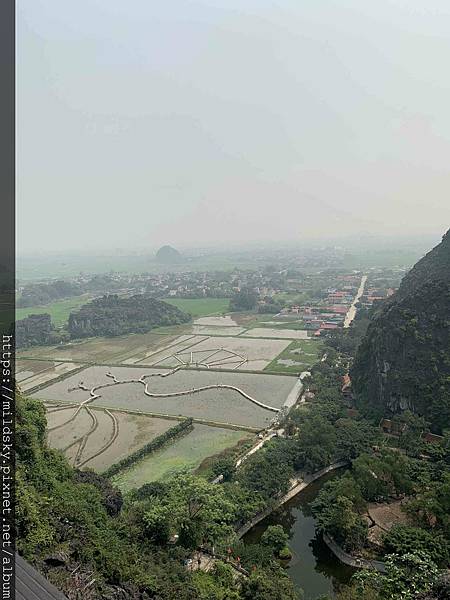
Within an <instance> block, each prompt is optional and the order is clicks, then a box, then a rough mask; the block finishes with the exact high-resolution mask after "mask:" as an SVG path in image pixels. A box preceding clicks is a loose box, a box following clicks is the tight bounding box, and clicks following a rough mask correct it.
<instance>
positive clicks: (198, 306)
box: [164, 298, 230, 318]
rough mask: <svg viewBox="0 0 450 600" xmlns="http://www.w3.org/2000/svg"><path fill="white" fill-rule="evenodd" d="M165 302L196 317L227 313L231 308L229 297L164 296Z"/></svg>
mask: <svg viewBox="0 0 450 600" xmlns="http://www.w3.org/2000/svg"><path fill="white" fill-rule="evenodd" d="M164 302H167V303H168V304H172V306H176V307H177V308H179V309H180V310H182V311H184V312H187V313H189V314H191V315H192V316H193V317H194V318H195V317H203V316H204V315H212V314H214V313H225V312H227V311H228V310H229V309H230V299H229V298H192V299H191V298H164Z"/></svg>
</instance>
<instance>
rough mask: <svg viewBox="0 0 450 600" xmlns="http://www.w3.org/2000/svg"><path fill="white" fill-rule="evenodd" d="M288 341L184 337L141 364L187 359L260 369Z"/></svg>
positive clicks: (170, 363)
mask: <svg viewBox="0 0 450 600" xmlns="http://www.w3.org/2000/svg"><path fill="white" fill-rule="evenodd" d="M223 329H226V330H228V329H231V328H228V327H224V328H223ZM288 345H289V341H288V340H278V339H258V340H256V339H246V338H244V337H242V336H240V337H237V336H235V337H228V336H193V337H191V338H187V337H184V339H181V340H180V341H179V343H177V344H175V345H171V346H169V347H166V348H164V349H163V350H162V351H161V352H159V353H155V354H152V355H151V356H149V357H148V358H147V359H145V360H144V361H141V364H150V365H154V366H156V365H157V366H170V367H175V366H177V365H179V364H181V363H186V362H188V363H191V364H193V365H195V364H199V363H200V364H201V365H203V366H205V365H208V366H209V367H210V368H214V369H236V370H239V371H248V370H251V371H262V370H263V369H264V368H265V367H266V366H267V365H268V364H269V363H270V362H271V361H272V360H273V359H274V358H275V357H276V356H278V355H279V354H280V353H281V352H282V351H283V350H284V349H285V348H286V347H287V346H288Z"/></svg>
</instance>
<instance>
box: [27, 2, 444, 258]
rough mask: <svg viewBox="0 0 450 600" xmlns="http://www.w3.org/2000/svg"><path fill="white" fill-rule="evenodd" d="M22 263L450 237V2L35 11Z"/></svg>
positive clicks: (146, 5)
mask: <svg viewBox="0 0 450 600" xmlns="http://www.w3.org/2000/svg"><path fill="white" fill-rule="evenodd" d="M17 13H18V14H17V121H18V126H17V133H18V137H17V229H18V249H19V252H28V251H32V250H35V249H42V250H66V249H75V248H80V249H86V248H89V247H91V246H92V247H100V246H103V247H108V246H110V247H118V246H120V247H124V246H128V247H130V248H131V247H137V246H144V245H148V246H149V247H154V246H156V245H159V244H162V243H170V244H174V245H191V246H201V245H203V244H207V243H212V242H215V241H220V242H227V241H230V242H242V241H245V240H246V239H248V240H251V241H255V240H258V241H259V240H270V241H274V240H279V239H280V240H281V239H289V240H295V239H302V238H304V237H305V236H308V237H311V236H321V235H323V236H326V235H330V234H333V235H335V234H337V233H342V234H349V233H350V234H352V233H355V232H358V233H360V232H361V233H365V232H370V233H378V232H384V233H396V232H402V233H408V234H415V233H427V234H430V233H431V234H434V233H436V234H442V233H444V231H445V230H446V229H447V228H448V226H449V225H450V110H449V107H450V83H449V74H448V73H449V64H450V2H449V1H448V0H427V1H424V0H376V1H373V0H334V1H333V0H278V1H277V2H275V1H272V2H269V1H267V0H240V1H238V0H204V1H192V2H191V1H189V0H184V1H176V0H162V1H159V2H158V1H156V0H153V1H152V0H127V1H124V0H19V2H18V3H17Z"/></svg>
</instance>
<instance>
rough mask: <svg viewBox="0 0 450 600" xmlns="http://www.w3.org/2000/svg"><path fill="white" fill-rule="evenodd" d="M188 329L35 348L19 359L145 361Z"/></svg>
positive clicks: (161, 330)
mask: <svg viewBox="0 0 450 600" xmlns="http://www.w3.org/2000/svg"><path fill="white" fill-rule="evenodd" d="M188 330H189V326H187V327H182V326H179V327H178V328H169V327H164V328H163V327H160V328H158V329H157V330H153V331H150V332H148V333H142V334H129V335H123V336H118V337H113V338H102V337H99V338H89V339H87V340H79V341H75V342H72V343H68V344H63V345H59V346H35V347H33V348H29V349H27V350H23V351H21V352H20V353H19V355H18V357H19V359H20V358H22V357H23V358H27V357H33V358H43V359H50V360H56V361H71V360H73V361H79V362H84V361H86V362H103V363H106V362H109V361H110V362H125V361H126V360H128V359H130V358H133V357H135V356H138V355H139V354H140V356H141V358H144V357H145V356H146V353H148V352H150V351H155V350H157V349H158V348H161V347H163V346H167V345H168V344H170V343H171V341H173V340H175V339H176V338H177V337H179V336H180V335H182V334H183V333H185V332H186V331H188ZM156 331H157V333H156ZM138 360H139V358H138Z"/></svg>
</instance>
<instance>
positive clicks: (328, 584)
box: [243, 470, 355, 600]
mask: <svg viewBox="0 0 450 600" xmlns="http://www.w3.org/2000/svg"><path fill="white" fill-rule="evenodd" d="M340 473H342V470H333V471H330V472H328V473H326V474H323V475H322V476H321V477H320V478H317V479H316V480H315V481H312V482H310V483H309V485H308V486H306V487H304V488H303V489H302V491H301V492H300V493H298V494H297V495H295V496H294V497H293V498H291V499H290V500H288V501H287V502H286V503H285V504H283V505H282V506H280V507H279V508H278V510H276V511H275V512H272V513H271V514H269V515H267V516H266V517H265V518H263V519H261V520H259V521H258V522H257V523H256V524H255V525H254V526H253V527H252V528H251V529H250V530H248V531H247V532H246V533H245V534H244V535H243V541H244V543H246V544H252V543H257V542H259V540H260V538H261V536H262V534H263V533H264V531H265V530H266V529H267V527H269V526H270V525H282V527H283V528H284V530H285V531H286V533H288V535H289V537H290V540H289V544H288V545H289V548H290V550H291V552H292V555H293V556H292V559H291V560H290V561H289V562H288V564H287V565H286V570H287V573H288V575H289V577H290V578H291V579H292V581H293V582H294V584H295V586H296V587H297V588H298V589H301V590H303V593H304V600H315V599H316V598H318V597H319V596H321V595H329V596H330V597H334V595H335V592H336V590H337V589H338V588H339V586H340V585H342V584H345V583H348V581H349V580H350V578H351V576H352V575H353V573H354V572H355V569H354V568H352V567H351V566H348V565H345V564H343V563H342V562H341V561H340V560H339V558H337V557H336V556H335V554H334V553H333V552H332V551H331V549H330V548H329V547H328V546H327V545H326V544H325V542H324V541H323V539H322V536H321V535H320V534H319V533H317V532H316V524H315V519H314V517H313V516H312V515H311V510H310V504H311V502H313V500H314V499H315V498H316V496H317V494H318V493H319V491H320V489H321V488H322V486H323V485H324V484H325V483H326V482H327V481H329V480H330V479H332V478H334V477H336V476H338V475H339V474H340Z"/></svg>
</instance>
